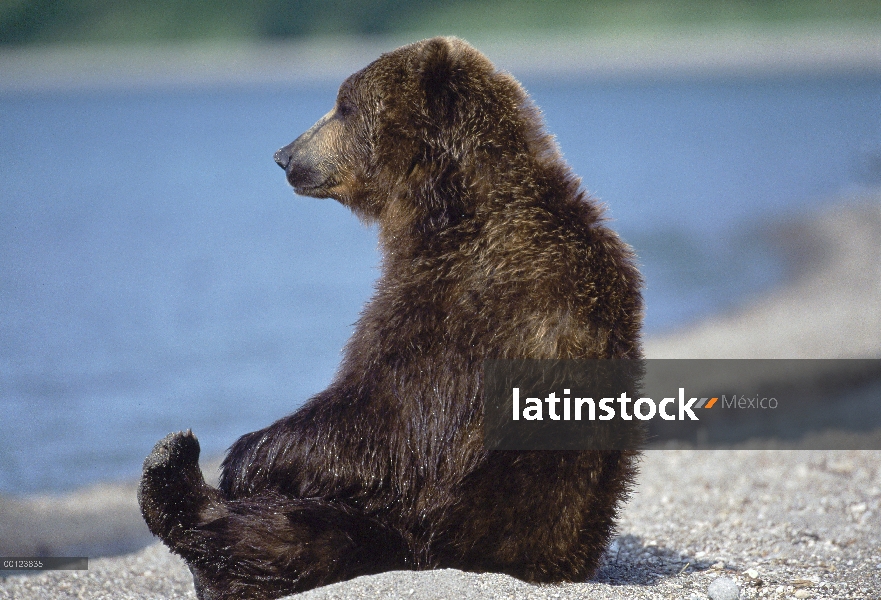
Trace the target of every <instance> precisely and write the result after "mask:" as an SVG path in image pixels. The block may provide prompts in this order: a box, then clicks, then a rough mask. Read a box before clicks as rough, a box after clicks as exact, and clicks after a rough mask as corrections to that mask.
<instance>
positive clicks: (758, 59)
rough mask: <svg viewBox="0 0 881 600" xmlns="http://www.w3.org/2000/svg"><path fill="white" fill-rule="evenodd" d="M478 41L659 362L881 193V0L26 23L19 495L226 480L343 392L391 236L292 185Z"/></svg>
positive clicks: (3, 217)
mask: <svg viewBox="0 0 881 600" xmlns="http://www.w3.org/2000/svg"><path fill="white" fill-rule="evenodd" d="M430 35H458V36H460V37H464V38H465V39H467V40H469V41H471V42H472V43H474V44H475V45H476V46H478V47H479V48H480V49H482V50H483V51H485V52H486V53H487V54H488V55H489V56H490V58H491V59H492V60H493V61H494V62H495V63H496V64H497V65H498V66H500V67H501V68H505V69H508V70H510V71H511V72H512V73H513V74H514V75H515V76H517V77H518V79H520V80H521V81H522V83H523V84H524V86H525V87H526V88H527V90H528V91H529V92H530V94H531V95H532V97H533V99H534V100H535V101H536V103H537V104H538V105H539V106H540V107H541V108H542V110H543V112H544V115H545V118H546V122H547V126H548V129H549V131H551V132H552V133H554V134H555V135H556V136H557V140H558V142H559V144H560V146H561V148H562V151H563V154H564V156H565V158H566V159H567V161H568V162H569V163H570V164H571V165H572V167H573V169H574V171H575V172H576V173H578V174H579V175H580V176H581V177H582V178H583V182H584V187H585V189H586V190H588V191H589V192H590V193H591V194H592V195H594V196H595V197H597V198H599V199H600V200H601V201H602V202H604V203H605V204H606V205H607V206H608V214H609V217H610V218H611V219H612V226H613V227H614V228H615V229H616V230H618V231H619V232H620V233H621V235H622V236H623V237H624V239H625V240H627V241H628V242H629V243H630V244H632V245H633V246H634V247H635V249H636V251H637V253H638V255H639V257H640V262H641V264H642V268H643V272H644V274H645V277H646V281H647V288H646V294H645V298H646V307H647V310H646V331H647V334H648V335H655V334H659V333H663V332H668V331H672V330H676V329H677V328H681V327H683V326H686V325H688V324H690V323H694V322H696V321H698V320H700V319H702V318H705V317H707V316H709V315H713V314H717V313H720V312H723V311H729V310H732V309H735V308H736V307H738V306H741V305H743V304H745V303H749V302H750V301H752V300H754V299H756V298H759V297H761V296H762V294H764V293H766V292H767V291H768V290H770V289H773V288H774V286H777V285H780V284H782V283H784V282H785V281H786V279H787V277H789V276H790V275H791V273H792V264H791V263H790V262H788V259H787V255H786V253H784V252H782V251H781V249H780V247H779V243H778V242H779V240H777V239H776V238H775V235H774V234H773V231H774V229H773V224H774V223H779V222H781V221H785V220H786V219H791V218H796V217H801V216H803V215H805V214H810V213H811V212H813V211H817V210H819V209H820V208H821V207H823V206H825V205H828V204H829V203H831V202H840V201H841V199H842V198H848V197H856V196H860V195H861V194H865V193H869V192H871V190H877V188H878V187H879V186H881V2H878V1H877V0H873V1H869V0H845V1H841V2H828V1H820V0H808V1H805V0H797V1H796V0H776V1H775V0H768V1H756V0H735V1H730V2H711V1H709V0H680V1H666V2H651V1H647V0H644V1H635V0H634V1H627V0H594V1H584V2H573V1H567V0H544V1H541V2H538V1H527V0H491V1H489V0H487V1H475V2H464V1H461V2H459V1H454V2H440V1H433V0H412V1H410V2H386V1H371V2H367V1H359V0H348V1H345V0H337V1H327V0H321V1H319V0H302V1H284V0H251V1H249V2H244V1H240V0H214V1H213V2H205V1H201V0H178V1H173V0H156V1H154V2H150V3H145V2H134V1H127V0H114V1H113V2H109V1H106V0H36V1H33V0H0V414H2V417H0V495H3V494H6V495H10V494H13V495H18V494H27V493H36V492H59V491H64V490H69V489H72V488H75V487H79V486H83V485H86V484H89V483H93V482H97V481H103V480H127V479H134V478H135V477H137V475H138V473H139V471H140V465H141V461H142V460H143V457H144V456H145V455H146V454H147V453H148V452H149V451H150V449H151V448H152V446H153V444H154V443H155V441H157V440H158V439H159V438H161V437H162V436H164V435H165V434H166V433H168V432H169V431H174V430H179V429H183V428H188V427H190V428H192V429H193V430H194V431H195V432H196V433H197V435H198V436H199V438H200V440H201V442H202V447H203V454H204V455H208V456H217V455H219V454H220V453H222V452H223V451H224V450H225V448H227V447H228V446H229V445H230V444H231V443H232V442H233V441H234V440H235V439H236V438H237V437H238V436H239V435H242V434H244V433H246V432H248V431H252V430H254V429H257V428H260V427H263V426H265V425H267V424H269V423H270V422H271V421H273V420H275V419H277V418H280V417H282V416H284V415H286V414H288V413H290V412H291V411H292V410H294V409H295V408H296V407H297V406H298V405H299V404H300V403H302V402H303V401H304V400H305V399H306V398H308V397H309V395H311V394H313V393H315V392H316V391H318V390H320V389H322V388H323V387H325V386H326V385H327V384H328V383H329V381H330V379H331V378H332V376H333V373H334V370H335V368H336V365H337V364H338V362H339V358H340V350H341V348H342V347H343V345H344V343H345V341H346V339H347V338H348V336H349V334H350V333H351V330H352V325H353V323H354V322H355V321H356V319H357V318H358V311H359V310H360V307H361V306H362V305H363V304H364V302H366V301H367V300H368V298H369V297H370V294H371V289H372V284H373V281H374V280H375V278H376V276H377V274H378V271H377V266H378V261H379V257H378V254H377V251H376V232H375V231H374V230H371V229H369V228H365V227H363V226H361V225H360V224H359V223H358V222H357V220H356V219H355V218H354V217H353V216H352V215H351V214H349V213H348V212H347V211H346V210H345V209H343V208H342V207H341V206H338V205H337V204H336V203H335V202H333V201H330V200H315V199H309V198H300V197H296V196H294V195H293V193H292V191H291V190H290V189H289V188H288V186H287V184H286V182H285V180H284V174H283V173H282V171H281V170H280V169H279V168H278V167H277V166H276V165H275V164H274V163H273V161H272V155H273V153H274V151H275V150H276V149H277V148H279V147H281V146H283V145H285V144H287V143H288V142H290V141H291V140H293V139H294V138H295V137H296V136H297V135H299V134H300V133H301V132H302V131H304V130H305V129H307V128H308V127H309V126H310V125H311V124H312V123H313V122H314V121H315V120H317V119H318V118H319V117H320V116H321V115H323V114H324V113H325V112H326V111H327V110H329V108H330V107H331V106H332V104H333V101H334V97H335V94H336V88H337V86H338V85H339V83H340V81H341V80H342V78H343V77H345V76H346V75H347V74H348V73H350V72H352V71H354V70H356V69H358V68H360V67H362V66H364V65H365V64H367V63H368V62H370V61H371V60H373V59H374V58H376V57H377V56H378V54H379V53H380V52H382V51H385V50H390V49H392V48H394V47H396V46H397V45H400V44H402V43H406V42H409V41H415V40H417V39H420V38H422V37H426V36H430Z"/></svg>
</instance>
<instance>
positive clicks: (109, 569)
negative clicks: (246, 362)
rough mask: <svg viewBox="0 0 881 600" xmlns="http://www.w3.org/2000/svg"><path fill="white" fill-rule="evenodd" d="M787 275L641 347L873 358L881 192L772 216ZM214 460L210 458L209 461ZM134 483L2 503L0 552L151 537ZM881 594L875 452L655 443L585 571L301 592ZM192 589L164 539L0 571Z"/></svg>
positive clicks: (14, 586)
mask: <svg viewBox="0 0 881 600" xmlns="http://www.w3.org/2000/svg"><path fill="white" fill-rule="evenodd" d="M771 233H772V235H774V236H775V238H776V239H779V240H780V243H781V245H782V246H781V247H782V248H783V249H784V250H785V251H787V252H789V253H790V254H791V256H792V258H793V265H794V268H793V274H792V277H791V278H790V280H789V282H788V283H787V284H786V285H784V286H782V287H781V288H779V289H777V290H775V291H773V292H772V293H770V294H769V295H767V296H765V297H763V298H759V299H756V300H755V301H754V302H752V303H751V304H748V305H745V306H743V307H741V308H740V309H739V310H737V311H736V312H733V313H730V314H726V315H719V316H716V317H713V318H711V319H708V320H707V321H705V322H702V323H698V324H696V325H694V326H692V327H690V328H688V329H686V330H684V331H680V332H677V333H675V334H671V335H667V336H663V337H659V338H653V339H649V340H647V343H646V349H647V355H648V356H649V357H683V358H684V357H740V358H747V357H750V358H751V357H762V358H792V357H828V358H832V357H879V356H881V242H879V240H881V194H879V195H874V196H866V197H863V198H859V199H851V200H850V201H848V202H846V203H842V204H839V205H835V206H832V207H829V208H827V209H826V210H825V211H824V212H823V213H822V214H820V215H816V216H814V217H811V218H805V219H804V220H803V221H800V222H797V223H787V224H782V225H780V226H777V227H774V228H773V230H772V232H771ZM212 468H213V467H212ZM149 539H150V538H149V534H148V533H147V532H146V529H145V527H144V526H143V523H142V522H141V520H140V516H139V515H138V511H137V506H136V503H135V499H134V486H133V485H125V486H98V487H96V488H91V489H89V490H84V491H81V492H77V493H74V494H71V495H68V496H65V497H55V498H49V497H47V498H31V499H19V500H10V499H0V555H5V556H9V555H13V554H15V555H24V554H34V553H46V554H54V555H60V554H68V553H69V554H76V553H78V552H82V553H89V554H91V555H92V556H96V555H99V554H106V553H115V552H124V551H128V550H131V549H133V548H136V547H138V546H140V545H142V544H144V543H146V542H148V541H149ZM720 577H725V578H729V579H731V580H733V581H734V582H735V583H736V584H737V585H738V587H739V588H740V597H741V598H878V597H881V451H761V450H750V451H745V450H744V451H732V452H723V451H716V452H700V451H689V450H664V451H650V452H647V453H646V454H645V457H644V460H643V462H642V467H641V475H640V478H639V485H638V488H637V490H636V493H635V494H634V495H633V497H632V498H631V499H630V501H629V502H628V504H627V506H626V508H625V510H624V512H623V515H622V518H621V521H620V526H619V536H618V537H617V539H616V540H615V542H614V543H613V545H612V547H611V548H610V549H609V551H608V553H607V555H606V559H605V563H604V565H603V566H602V568H601V570H600V572H599V573H598V575H597V576H596V577H595V578H594V579H593V580H591V581H589V582H584V583H576V584H567V585H560V586H533V585H529V584H525V583H523V582H520V581H518V580H516V579H513V578H511V577H507V576H503V575H497V574H472V573H463V572H459V571H450V570H444V571H430V572H419V573H417V572H390V573H384V574H380V575H375V576H370V577H362V578H359V579H356V580H353V581H349V582H344V583H340V584H336V585H332V586H328V587H325V588H320V589H317V590H313V591H311V592H308V593H306V594H303V595H301V596H298V597H299V598H309V599H318V598H327V599H330V598H335V599H355V598H389V599H391V598H414V599H416V598H422V599H439V598H448V599H451V600H452V599H455V598H480V599H486V600H491V599H492V600H494V599H501V598H595V599H613V598H674V599H681V600H693V599H704V598H707V597H708V589H709V586H710V585H711V583H712V582H713V581H714V580H716V579H718V578H720ZM184 597H194V592H193V587H192V582H191V578H190V575H189V572H188V571H187V569H186V567H185V566H184V564H183V563H182V562H181V561H180V560H179V559H177V558H176V557H174V556H172V555H170V554H169V553H168V552H167V551H166V550H165V549H164V547H162V546H161V545H157V544H153V545H150V546H148V547H147V548H145V549H142V550H140V551H136V552H134V553H131V554H127V555H122V556H117V557H112V558H97V559H92V560H90V565H89V570H88V571H80V572H63V571H56V572H47V573H42V574H39V575H33V576H12V577H7V578H5V579H2V580H0V598H21V599H30V598H33V599H37V598H40V599H44V598H95V599H98V598H137V599H142V598H184Z"/></svg>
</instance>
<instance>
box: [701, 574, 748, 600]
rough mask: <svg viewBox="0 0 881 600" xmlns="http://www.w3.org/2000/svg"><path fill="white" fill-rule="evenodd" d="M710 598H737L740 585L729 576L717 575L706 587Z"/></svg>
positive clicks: (716, 599)
mask: <svg viewBox="0 0 881 600" xmlns="http://www.w3.org/2000/svg"><path fill="white" fill-rule="evenodd" d="M707 595H708V596H709V597H710V600H739V598H740V586H738V585H737V582H736V581H734V580H733V579H731V578H730V577H719V578H718V579H716V580H715V581H714V582H713V583H711V584H710V587H708V588H707Z"/></svg>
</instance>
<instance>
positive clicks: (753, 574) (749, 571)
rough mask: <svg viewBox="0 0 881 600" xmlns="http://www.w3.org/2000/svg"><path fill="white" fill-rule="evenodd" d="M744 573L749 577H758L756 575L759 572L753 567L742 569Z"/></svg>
mask: <svg viewBox="0 0 881 600" xmlns="http://www.w3.org/2000/svg"><path fill="white" fill-rule="evenodd" d="M744 573H745V574H746V576H747V577H749V578H750V579H758V577H759V572H758V571H756V570H755V569H747V570H746V571H744Z"/></svg>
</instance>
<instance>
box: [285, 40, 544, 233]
mask: <svg viewBox="0 0 881 600" xmlns="http://www.w3.org/2000/svg"><path fill="white" fill-rule="evenodd" d="M518 159H519V160H539V161H542V162H546V163H547V164H555V163H556V162H557V161H558V160H559V152H558V151H557V147H556V144H555V142H554V141H553V138H551V137H550V136H548V135H547V134H545V133H544V130H543V126H542V123H541V117H540V113H539V111H538V109H537V108H536V107H535V106H534V105H533V104H532V102H531V101H530V100H529V98H528V96H527V95H526V93H525V92H524V91H523V89H522V88H521V86H520V84H519V83H518V82H517V81H516V80H514V78H513V77H511V76H509V75H507V74H505V73H501V72H499V71H497V70H496V69H495V67H494V66H493V64H492V63H491V62H490V61H489V60H488V59H487V58H486V57H485V56H484V55H483V54H481V53H480V52H478V51H477V50H476V49H474V48H473V47H472V46H470V45H468V44H467V43H466V42H464V41H462V40H459V39H456V38H433V39H429V40H424V41H421V42H417V43H415V44H411V45H408V46H404V47H402V48H398V49H397V50H394V51H392V52H389V53H387V54H383V55H382V56H381V57H380V58H379V59H377V60H376V61H374V62H373V63H371V64H370V65H368V66H367V67H365V68H364V69H362V70H361V71H358V72H357V73H354V74H353V75H351V76H350V77H349V78H348V79H346V80H345V81H344V82H343V84H342V85H341V86H340V89H339V93H338V95H337V99H336V104H335V105H334V107H333V109H332V110H331V111H330V112H328V113H327V114H326V115H325V116H324V117H322V118H321V119H320V120H319V121H318V122H317V123H315V125H314V126H312V127H311V128H310V129H309V130H308V131H306V132H305V133H304V134H302V135H301V136H300V137H298V138H297V139H296V140H294V141H293V142H292V143H291V144H289V145H288V146H285V147H284V148H282V149H280V150H279V151H278V152H277V153H276V154H275V160H276V162H277V163H278V164H279V165H280V166H281V167H282V168H283V169H285V172H286V174H287V179H288V182H289V183H290V184H291V185H292V186H293V188H294V190H295V191H296V192H297V193H298V194H302V195H306V196H313V197H319V198H327V197H329V198H334V199H336V200H338V201H340V202H341V203H343V204H344V205H346V206H348V207H349V208H350V209H352V211H353V212H354V213H355V214H357V215H358V216H359V217H360V218H362V219H363V220H365V221H368V222H375V221H379V222H380V226H381V229H389V228H391V229H396V230H397V231H398V233H400V232H401V230H402V229H407V228H412V227H416V228H418V229H419V230H420V231H421V232H423V233H424V232H426V230H437V229H438V228H443V227H445V226H448V225H451V224H455V223H458V222H461V221H462V219H464V218H467V217H468V216H469V215H471V214H473V213H474V211H475V210H478V209H479V204H480V203H481V202H482V201H485V200H487V199H488V198H490V197H491V196H492V194H493V190H494V189H497V188H500V187H502V188H506V187H508V186H500V185H498V184H499V182H498V178H499V177H500V176H501V177H503V176H505V175H506V172H507V171H510V170H511V168H512V167H511V165H513V164H514V163H516V162H517V160H518ZM506 165H507V168H506V167H505V166H506ZM529 170H531V171H533V172H534V170H532V169H529ZM395 224H397V226H395ZM396 237H398V236H396Z"/></svg>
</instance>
